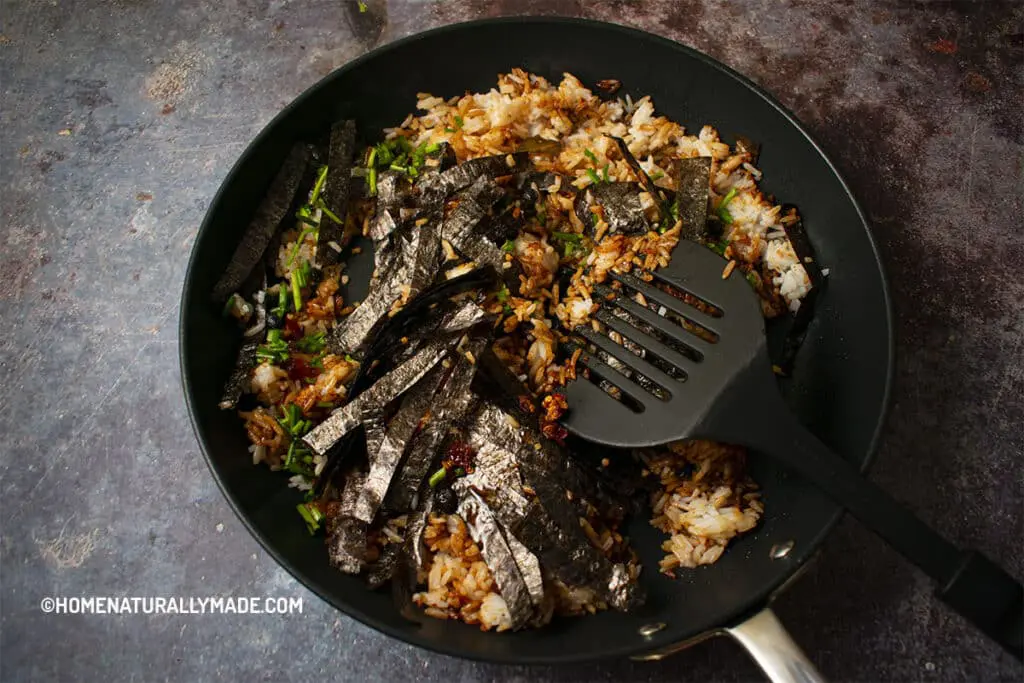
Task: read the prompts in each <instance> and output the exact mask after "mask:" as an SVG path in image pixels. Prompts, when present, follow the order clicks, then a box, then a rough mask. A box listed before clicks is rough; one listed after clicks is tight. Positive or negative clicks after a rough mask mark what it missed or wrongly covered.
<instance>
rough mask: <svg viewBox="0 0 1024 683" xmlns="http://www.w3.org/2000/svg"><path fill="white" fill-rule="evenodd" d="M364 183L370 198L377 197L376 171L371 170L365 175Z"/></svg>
mask: <svg viewBox="0 0 1024 683" xmlns="http://www.w3.org/2000/svg"><path fill="white" fill-rule="evenodd" d="M366 182H367V183H368V184H369V186H370V196H371V197H376V196H377V169H375V168H371V169H370V172H369V173H367V174H366Z"/></svg>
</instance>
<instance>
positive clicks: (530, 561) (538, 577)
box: [502, 529, 544, 608]
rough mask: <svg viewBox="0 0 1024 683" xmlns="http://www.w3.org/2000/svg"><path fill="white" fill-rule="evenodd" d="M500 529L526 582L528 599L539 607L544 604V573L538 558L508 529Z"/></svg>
mask: <svg viewBox="0 0 1024 683" xmlns="http://www.w3.org/2000/svg"><path fill="white" fill-rule="evenodd" d="M502 531H503V532H504V534H505V541H506V542H507V543H508V547H509V550H511V551H512V557H513V558H515V561H516V565H517V566H518V567H519V574H520V575H521V576H522V577H523V582H524V583H525V584H526V590H527V592H528V593H529V594H530V601H531V602H533V605H534V607H536V608H540V606H541V605H543V604H544V574H543V573H542V572H541V569H540V560H538V559H537V556H536V555H534V554H533V553H531V552H530V549H529V548H527V547H526V546H525V545H523V544H522V543H521V542H520V541H519V539H518V538H516V537H515V536H513V535H512V533H511V532H510V531H509V530H508V529H502Z"/></svg>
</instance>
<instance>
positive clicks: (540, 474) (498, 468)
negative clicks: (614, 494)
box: [454, 404, 639, 609]
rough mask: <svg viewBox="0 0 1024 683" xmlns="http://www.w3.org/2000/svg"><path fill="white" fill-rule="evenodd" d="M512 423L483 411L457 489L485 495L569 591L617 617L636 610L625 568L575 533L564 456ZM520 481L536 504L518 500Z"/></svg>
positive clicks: (576, 518) (521, 496) (634, 593)
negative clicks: (593, 598) (587, 595)
mask: <svg viewBox="0 0 1024 683" xmlns="http://www.w3.org/2000/svg"><path fill="white" fill-rule="evenodd" d="M511 417H512V416H511V415H510V414H509V413H506V412H504V411H502V410H500V409H498V408H497V407H495V406H493V405H491V404H485V405H484V407H483V408H482V409H481V411H480V413H479V414H478V416H477V419H476V420H475V421H474V422H473V425H472V427H471V431H470V440H469V441H470V445H471V446H472V447H474V448H475V449H476V453H477V454H476V457H475V459H474V468H475V470H474V472H473V473H472V474H470V475H468V476H466V477H463V478H461V479H459V480H457V481H456V485H455V487H454V488H456V489H457V490H459V489H461V488H465V487H472V488H474V489H476V490H478V491H482V492H484V493H485V496H486V498H487V500H488V502H489V503H490V504H491V508H492V509H493V510H494V512H495V514H496V515H497V516H498V519H499V520H500V521H501V523H502V525H503V526H504V527H505V529H507V530H508V532H509V533H511V534H512V535H514V536H515V537H516V538H517V539H518V540H519V541H520V542H521V543H522V544H523V545H524V546H526V548H528V549H529V550H530V551H531V552H532V553H533V554H535V555H536V556H537V557H538V559H539V560H540V562H541V563H542V564H543V566H544V567H546V568H547V569H548V570H550V571H551V572H552V573H554V574H555V575H556V576H558V577H559V578H560V579H561V580H562V581H564V582H565V583H566V584H568V585H573V586H589V587H591V588H593V589H594V590H596V591H597V592H598V593H599V594H600V595H602V596H603V597H604V598H605V599H606V600H607V601H608V602H609V603H610V604H612V605H614V606H615V607H616V608H618V609H628V608H629V607H631V606H633V605H634V604H636V602H637V601H638V600H639V596H638V592H637V588H636V587H635V585H633V584H632V583H631V582H630V580H629V576H628V571H627V569H626V567H625V566H623V565H616V564H613V563H612V562H610V561H609V560H608V559H607V558H606V557H605V556H604V555H603V554H602V553H601V552H600V551H599V550H597V549H596V548H594V547H593V546H592V545H591V544H590V541H589V540H588V539H587V538H586V536H585V535H584V534H583V532H582V531H581V529H580V526H579V514H578V510H577V508H576V506H575V504H574V503H573V502H572V501H570V500H569V498H568V497H567V496H566V491H571V488H569V485H568V484H567V482H566V481H565V478H564V475H563V474H562V473H563V472H564V470H565V468H564V467H562V465H563V464H564V463H562V460H563V459H564V458H565V457H566V456H565V455H564V454H563V453H561V452H560V451H559V450H557V449H554V448H550V447H547V448H545V447H544V446H545V445H548V446H550V444H544V443H543V442H542V441H541V440H540V438H539V434H537V433H536V432H533V431H532V430H528V429H527V428H524V427H522V426H521V425H519V423H518V421H517V420H515V419H510V418H511ZM534 444H541V446H542V448H541V449H536V448H535V447H534ZM524 481H525V482H526V483H528V484H529V485H530V487H531V488H532V489H533V491H534V493H535V496H536V497H533V498H528V497H526V496H525V495H524V494H523V491H524V489H523V482H524ZM574 493H575V492H574Z"/></svg>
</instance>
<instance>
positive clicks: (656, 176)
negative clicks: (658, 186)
mask: <svg viewBox="0 0 1024 683" xmlns="http://www.w3.org/2000/svg"><path fill="white" fill-rule="evenodd" d="M664 177H665V174H664V173H662V172H661V171H655V172H654V175H652V176H651V182H652V183H653V182H654V181H655V180H661V179H662V178H664Z"/></svg>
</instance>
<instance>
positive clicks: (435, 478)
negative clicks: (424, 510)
mask: <svg viewBox="0 0 1024 683" xmlns="http://www.w3.org/2000/svg"><path fill="white" fill-rule="evenodd" d="M446 474H448V470H446V469H445V468H443V467H442V468H441V469H439V470H438V471H437V472H434V473H433V474H432V475H430V479H429V480H428V481H427V483H428V484H430V488H434V487H436V486H437V485H438V484H440V483H441V482H442V481H444V478H445V475H446Z"/></svg>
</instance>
